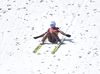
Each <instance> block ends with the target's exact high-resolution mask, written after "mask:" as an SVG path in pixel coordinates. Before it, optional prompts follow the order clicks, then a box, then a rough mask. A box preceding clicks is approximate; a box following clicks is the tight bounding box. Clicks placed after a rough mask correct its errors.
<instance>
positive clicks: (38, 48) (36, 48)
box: [33, 43, 42, 53]
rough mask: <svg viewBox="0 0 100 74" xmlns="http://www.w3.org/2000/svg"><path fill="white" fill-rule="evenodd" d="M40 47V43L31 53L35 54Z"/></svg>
mask: <svg viewBox="0 0 100 74" xmlns="http://www.w3.org/2000/svg"><path fill="white" fill-rule="evenodd" d="M41 47H42V44H41V43H40V44H39V45H38V46H37V47H36V48H35V50H34V51H33V53H36V52H37V51H38V50H39V49H40V48H41Z"/></svg>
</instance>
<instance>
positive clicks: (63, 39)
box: [51, 38, 65, 54]
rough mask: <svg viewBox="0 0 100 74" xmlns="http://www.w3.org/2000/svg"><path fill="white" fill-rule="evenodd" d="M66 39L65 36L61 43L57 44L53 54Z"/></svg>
mask: <svg viewBox="0 0 100 74" xmlns="http://www.w3.org/2000/svg"><path fill="white" fill-rule="evenodd" d="M64 40H65V38H63V39H62V40H61V43H60V44H58V45H57V46H55V48H54V50H53V51H52V53H51V54H54V53H55V52H56V51H57V50H58V48H59V47H60V46H61V44H62V43H63V42H64Z"/></svg>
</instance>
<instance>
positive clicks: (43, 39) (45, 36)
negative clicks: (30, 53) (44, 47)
mask: <svg viewBox="0 0 100 74" xmlns="http://www.w3.org/2000/svg"><path fill="white" fill-rule="evenodd" d="M48 35H49V32H47V33H46V34H45V35H44V36H43V38H42V42H43V43H44V41H45V39H46V38H47V37H48Z"/></svg>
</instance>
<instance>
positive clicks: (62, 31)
mask: <svg viewBox="0 0 100 74" xmlns="http://www.w3.org/2000/svg"><path fill="white" fill-rule="evenodd" d="M58 31H59V32H60V33H61V34H62V35H65V36H67V37H71V35H69V34H66V33H64V32H63V31H61V30H59V29H58Z"/></svg>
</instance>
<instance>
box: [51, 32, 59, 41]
mask: <svg viewBox="0 0 100 74" xmlns="http://www.w3.org/2000/svg"><path fill="white" fill-rule="evenodd" d="M51 35H52V36H53V37H54V38H55V39H56V41H58V42H61V40H60V39H59V37H58V35H56V34H55V33H53V32H52V33H51Z"/></svg>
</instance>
